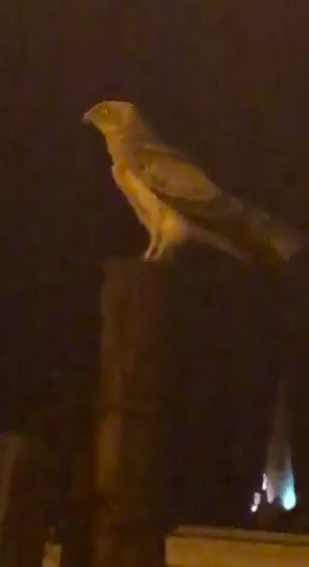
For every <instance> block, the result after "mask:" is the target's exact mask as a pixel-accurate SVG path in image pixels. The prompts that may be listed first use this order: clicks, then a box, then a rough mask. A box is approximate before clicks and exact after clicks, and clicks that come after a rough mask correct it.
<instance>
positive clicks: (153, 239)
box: [143, 231, 158, 260]
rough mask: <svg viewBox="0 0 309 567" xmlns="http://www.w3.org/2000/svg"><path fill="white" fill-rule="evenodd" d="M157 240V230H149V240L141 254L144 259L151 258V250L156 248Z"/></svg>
mask: <svg viewBox="0 0 309 567" xmlns="http://www.w3.org/2000/svg"><path fill="white" fill-rule="evenodd" d="M157 241H158V233H157V231H151V232H150V242H149V246H148V248H147V250H146V252H145V253H144V254H143V258H144V260H151V259H152V257H153V251H154V250H155V248H156V245H157Z"/></svg>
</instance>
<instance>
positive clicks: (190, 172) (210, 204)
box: [126, 145, 242, 218]
mask: <svg viewBox="0 0 309 567" xmlns="http://www.w3.org/2000/svg"><path fill="white" fill-rule="evenodd" d="M126 159H127V163H128V167H129V168H130V169H131V171H132V172H133V173H134V174H135V175H136V176H137V177H139V178H140V179H141V180H142V181H143V183H145V185H147V186H148V187H149V188H151V189H152V191H153V192H154V193H156V194H157V195H158V197H161V198H163V199H164V200H166V201H168V202H169V204H170V205H171V206H173V207H174V208H175V209H176V210H179V211H182V212H185V213H186V214H189V215H190V216H194V217H195V216H197V217H207V218H213V217H215V218H217V217H222V216H226V215H229V214H234V213H235V212H237V211H239V210H240V209H242V205H241V203H240V201H239V200H238V199H236V198H235V197H233V196H232V195H229V194H224V193H223V192H222V191H221V189H219V187H218V186H217V185H215V183H213V182H212V181H211V180H210V179H209V178H208V177H207V175H206V174H205V173H204V171H203V170H202V169H200V168H199V167H198V166H196V165H195V164H193V163H192V162H191V161H190V160H189V159H188V158H187V157H186V156H185V155H184V154H182V153H181V152H178V151H177V150H173V149H171V148H169V147H166V146H154V145H149V146H146V145H143V146H137V147H134V148H130V152H129V155H128V156H126Z"/></svg>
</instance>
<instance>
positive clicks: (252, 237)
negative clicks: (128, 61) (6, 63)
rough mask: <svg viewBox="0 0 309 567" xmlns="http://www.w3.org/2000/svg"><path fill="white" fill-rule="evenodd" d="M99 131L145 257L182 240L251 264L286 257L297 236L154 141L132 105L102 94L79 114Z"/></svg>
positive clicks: (158, 256)
mask: <svg viewBox="0 0 309 567" xmlns="http://www.w3.org/2000/svg"><path fill="white" fill-rule="evenodd" d="M83 122H84V123H88V124H91V125H92V126H94V127H95V128H97V129H98V130H99V131H100V133H101V134H103V136H104V137H105V141H106V146H107V151H108V153H109V155H110V157H111V162H112V165H111V172H112V177H113V180H114V182H115V184H116V186H117V187H118V188H119V189H120V190H121V191H122V193H123V194H124V196H125V197H126V199H127V201H128V203H129V204H130V205H131V207H132V208H133V210H134V211H135V214H136V216H137V218H138V220H139V222H140V223H141V224H142V225H144V227H145V228H146V229H147V231H148V232H149V237H150V238H149V246H148V248H147V250H146V251H145V252H144V254H143V258H144V260H147V261H148V260H149V261H160V260H164V259H166V258H170V257H173V253H174V252H175V250H176V249H177V248H178V247H180V246H182V245H184V244H185V243H186V242H188V241H194V242H197V243H202V244H204V245H208V246H211V247H214V248H216V249H218V250H221V251H223V252H225V253H226V254H229V255H230V256H233V257H234V258H235V259H237V260H238V261H240V262H243V263H246V264H250V263H252V262H253V261H254V260H255V259H256V257H261V256H262V257H263V255H265V257H271V258H273V259H276V260H279V261H287V260H289V259H290V257H291V256H292V255H294V254H295V253H296V252H297V251H298V250H299V249H300V248H302V247H303V245H304V242H305V238H304V235H303V234H302V233H301V232H300V231H298V230H296V229H294V228H293V227H290V226H288V225H286V224H285V223H283V222H281V221H279V220H278V219H276V218H274V217H273V216H272V215H270V214H268V213H267V212H265V211H263V210H261V209H259V208H258V207H256V206H255V205H252V204H251V203H247V202H244V201H243V200H241V199H239V198H238V197H236V196H234V195H232V194H230V193H229V192H224V191H222V190H221V189H220V188H219V187H218V186H217V185H216V183H214V181H212V180H211V179H210V178H209V176H208V174H206V172H205V171H204V169H202V168H201V167H200V166H199V165H197V164H196V163H195V162H194V160H193V159H192V158H191V157H189V156H188V155H187V154H186V153H185V152H183V151H182V150H180V149H177V148H174V147H172V146H170V145H168V144H166V143H165V142H164V141H163V140H161V138H160V136H159V135H158V134H157V133H156V131H155V130H154V129H153V127H152V126H151V125H149V124H148V122H147V121H146V120H145V119H144V118H143V116H142V114H141V113H140V112H139V110H138V109H137V107H136V106H135V105H134V104H133V103H131V102H128V101H117V100H106V101H103V102H99V103H97V104H95V105H94V106H92V107H91V108H90V109H89V110H87V111H86V112H85V113H84V114H83Z"/></svg>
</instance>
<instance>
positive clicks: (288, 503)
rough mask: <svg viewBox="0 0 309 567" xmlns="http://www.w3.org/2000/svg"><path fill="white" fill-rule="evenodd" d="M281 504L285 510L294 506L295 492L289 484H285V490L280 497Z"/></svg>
mask: <svg viewBox="0 0 309 567" xmlns="http://www.w3.org/2000/svg"><path fill="white" fill-rule="evenodd" d="M281 503H282V506H283V508H284V509H285V510H292V509H293V508H295V506H296V494H295V490H294V486H293V484H292V485H289V486H287V488H286V490H285V491H284V493H283V495H282V498H281Z"/></svg>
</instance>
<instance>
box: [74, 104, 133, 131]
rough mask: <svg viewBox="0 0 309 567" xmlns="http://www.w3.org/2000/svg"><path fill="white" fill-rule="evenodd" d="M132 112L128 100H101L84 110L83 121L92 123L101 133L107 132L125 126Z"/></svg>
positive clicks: (131, 106)
mask: <svg viewBox="0 0 309 567" xmlns="http://www.w3.org/2000/svg"><path fill="white" fill-rule="evenodd" d="M133 113H134V106H133V104H131V103H130V102H123V101H116V100H109V101H103V102H100V103H98V104H95V105H94V106H92V107H91V108H90V109H89V110H87V112H85V114H84V116H83V122H86V123H90V124H93V125H94V126H95V127H96V128H98V129H99V130H101V132H103V134H109V133H111V132H113V131H115V130H117V129H118V128H123V127H124V126H126V124H127V123H128V122H129V121H130V119H131V117H132V114H133Z"/></svg>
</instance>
